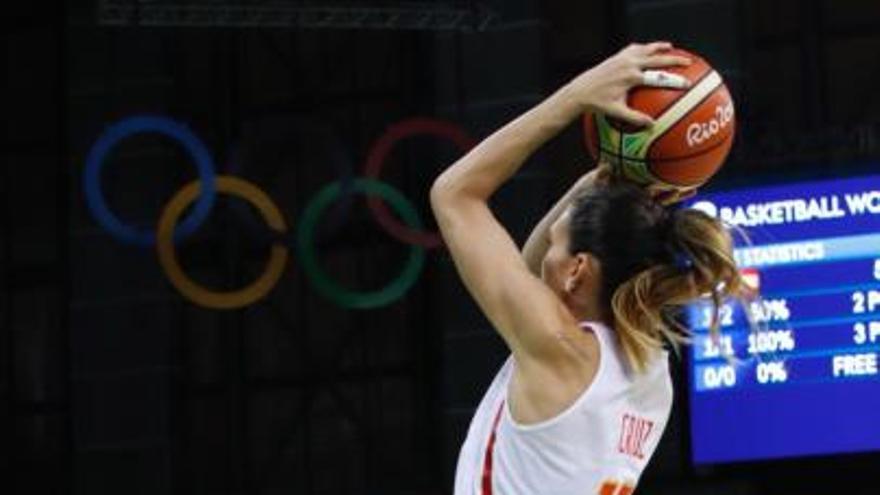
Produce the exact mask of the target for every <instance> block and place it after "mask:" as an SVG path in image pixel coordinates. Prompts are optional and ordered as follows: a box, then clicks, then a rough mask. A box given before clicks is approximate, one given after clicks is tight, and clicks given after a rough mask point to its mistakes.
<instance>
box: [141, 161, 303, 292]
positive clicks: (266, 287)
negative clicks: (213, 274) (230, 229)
mask: <svg viewBox="0 0 880 495" xmlns="http://www.w3.org/2000/svg"><path fill="white" fill-rule="evenodd" d="M215 187H216V190H217V192H223V193H227V194H231V195H233V196H238V197H240V198H242V199H245V200H247V201H249V202H250V203H251V204H253V205H254V206H255V207H256V208H257V210H259V212H260V214H261V215H262V216H263V219H265V220H266V223H267V224H269V226H270V227H271V228H272V229H274V230H276V231H278V232H285V231H287V224H286V223H285V222H284V217H283V216H282V215H281V211H279V210H278V207H277V206H275V203H273V202H272V200H271V199H270V198H269V196H267V195H266V193H264V192H263V191H262V190H261V189H260V188H258V187H257V186H255V185H253V184H251V183H250V182H247V181H245V180H242V179H239V178H237V177H232V176H228V175H218V176H217V177H216V186H215ZM199 193H200V187H199V181H197V180H196V181H193V182H190V183H189V184H187V185H186V186H185V187H184V188H183V189H181V190H180V191H178V192H177V194H175V195H174V197H173V198H171V201H169V202H168V204H167V205H166V206H165V209H164V210H163V211H162V216H161V217H160V218H159V228H158V232H157V235H156V239H157V242H156V246H157V248H158V251H159V263H160V264H161V265H162V269H163V270H165V274H166V275H167V276H168V280H170V281H171V284H172V285H174V287H176V288H177V290H178V291H179V292H180V293H181V294H182V295H183V296H184V297H186V298H187V299H189V300H190V301H192V302H194V303H196V304H199V305H201V306H205V307H208V308H214V309H235V308H240V307H242V306H247V305H248V304H252V303H254V302H256V301H258V300H259V299H261V298H262V297H264V296H265V295H266V294H268V293H269V291H270V290H272V288H273V287H275V284H276V283H278V280H279V279H280V278H281V275H282V274H283V272H284V265H285V264H286V263H287V248H286V247H284V246H282V245H278V244H276V245H274V246H272V251H271V255H270V256H269V262H268V263H266V270H265V271H264V272H263V274H262V275H260V277H259V278H258V279H257V280H255V281H254V282H253V283H252V284H251V285H248V286H247V287H245V288H243V289H239V290H236V291H232V292H216V291H212V290H208V289H206V288H204V287H202V286H201V285H199V284H197V283H195V282H193V280H192V279H190V278H189V277H188V276H187V275H186V274H185V273H184V272H183V269H182V268H181V267H180V263H178V262H177V256H176V254H175V252H174V242H173V240H172V237H173V232H174V227H175V225H176V224H177V220H178V219H179V218H180V216H181V214H182V213H183V211H184V210H185V209H186V207H187V206H189V205H190V204H191V203H192V202H193V201H195V199H196V198H197V197H198V195H199Z"/></svg>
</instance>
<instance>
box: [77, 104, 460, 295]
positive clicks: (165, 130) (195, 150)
mask: <svg viewBox="0 0 880 495" xmlns="http://www.w3.org/2000/svg"><path fill="white" fill-rule="evenodd" d="M140 133H158V134H161V135H163V136H165V137H168V138H170V139H172V140H174V141H176V142H178V143H179V144H181V145H182V146H183V148H184V149H185V150H186V152H187V154H188V155H189V156H190V158H191V159H192V160H193V162H194V164H195V167H196V170H197V173H198V179H197V180H195V181H193V182H190V183H189V184H186V185H185V186H184V187H183V188H181V189H180V190H179V191H177V192H176V193H175V194H174V196H173V197H172V198H171V200H169V202H168V203H167V204H166V205H165V207H164V208H163V210H162V213H161V215H160V217H159V221H158V224H157V228H156V231H155V232H150V231H142V230H138V229H137V228H135V227H133V226H131V225H129V224H126V223H125V222H124V221H123V220H122V219H120V218H119V217H118V216H116V215H115V214H114V213H113V212H112V211H111V210H110V207H109V206H108V204H107V202H106V200H105V198H104V194H103V191H102V188H101V170H102V168H103V166H104V164H105V163H106V158H107V155H108V154H109V153H110V151H111V150H112V148H113V147H114V146H115V145H117V144H118V143H119V142H120V141H122V140H123V139H126V138H128V137H130V136H132V135H135V134H140ZM417 135H430V136H435V137H439V138H442V139H446V140H448V141H451V142H452V143H453V144H455V146H456V147H458V148H459V149H460V150H461V151H463V152H466V151H468V150H469V149H470V148H472V147H473V146H474V145H475V144H476V143H475V141H474V140H473V139H472V138H470V137H469V136H468V135H467V134H465V133H464V131H462V130H461V129H460V128H458V127H457V126H455V125H454V124H452V123H450V122H447V121H442V120H438V119H429V118H413V119H408V120H404V121H401V122H398V123H396V124H393V125H391V126H390V127H388V129H387V130H386V132H385V133H384V134H383V135H382V136H381V137H380V138H379V139H378V140H377V141H376V142H375V144H374V145H373V146H372V148H371V150H370V152H369V154H368V156H367V160H366V163H365V166H364V176H363V177H355V178H350V179H342V180H340V181H337V182H333V183H330V184H328V185H326V186H324V187H323V188H322V189H320V190H319V191H318V192H317V193H316V194H315V195H314V196H313V197H312V198H310V199H309V201H308V202H307V203H306V206H305V209H304V211H303V213H302V216H301V217H300V219H299V222H298V223H299V228H298V230H297V235H296V243H295V248H296V251H297V254H298V256H299V259H300V263H301V265H302V267H303V271H304V272H305V274H306V276H307V277H308V279H309V281H310V282H311V285H312V286H313V287H314V288H315V289H316V290H317V291H318V292H319V293H320V294H321V295H322V296H324V297H326V298H327V299H329V300H331V301H333V302H335V303H336V304H338V305H339V306H342V307H345V308H353V309H367V308H375V307H380V306H384V305H387V304H390V303H391V302H393V301H395V300H396V299H398V298H400V297H401V296H403V295H404V294H405V293H406V292H407V291H408V290H409V289H410V288H411V287H412V285H413V284H414V283H415V282H416V280H417V279H418V276H419V273H420V272H421V270H422V267H423V265H424V262H425V250H426V249H433V248H436V247H438V246H440V245H442V241H441V239H440V236H439V234H438V233H436V232H426V231H425V230H424V229H423V227H422V222H421V220H420V218H419V216H418V213H417V211H416V208H415V206H413V204H412V203H411V202H410V201H409V200H408V199H407V198H406V197H405V196H404V195H403V194H402V193H401V192H400V191H398V190H397V189H395V188H393V187H392V186H390V185H388V184H386V183H384V182H382V181H380V180H379V176H380V173H381V171H382V166H383V164H384V163H385V161H386V159H387V157H388V155H389V153H390V152H391V150H392V149H393V147H394V145H395V144H396V143H397V142H399V141H400V140H402V139H405V138H408V137H412V136H417ZM83 191H84V192H85V197H86V204H87V206H88V209H89V211H90V212H91V214H92V216H93V217H94V219H95V221H96V222H97V223H98V224H99V225H100V226H101V227H103V228H104V229H105V230H106V231H107V232H108V233H109V234H110V235H111V236H113V237H114V238H116V239H117V240H119V241H121V242H124V243H127V244H133V245H136V246H141V247H155V248H156V250H157V252H158V256H159V263H160V265H161V266H162V269H163V271H164V272H165V274H166V276H167V277H168V280H169V281H170V282H171V284H172V285H173V286H174V287H175V288H176V289H177V291H178V292H180V294H181V295H183V296H184V297H185V298H187V299H188V300H190V301H192V302H193V303H195V304H198V305H201V306H204V307H207V308H213V309H236V308H241V307H243V306H247V305H249V304H253V303H254V302H256V301H259V300H260V299H262V298H263V297H265V296H266V295H267V294H268V293H269V292H270V291H271V290H272V289H273V288H274V287H275V285H276V284H277V283H278V281H279V280H280V278H281V276H282V274H283V272H284V268H285V266H286V264H287V260H288V257H289V253H288V246H287V245H286V244H284V243H281V242H277V241H276V242H273V244H272V247H271V250H270V254H269V259H268V261H267V262H266V265H265V268H264V270H263V273H262V274H261V275H260V276H259V277H258V278H257V279H256V280H255V281H253V282H252V283H251V284H250V285H247V286H246V287H244V288H241V289H238V290H233V291H226V292H222V291H215V290H212V289H209V288H207V287H204V286H202V285H200V284H198V283H196V282H195V281H193V280H192V279H191V278H190V277H189V276H188V275H187V274H186V272H185V271H184V270H183V268H182V267H181V265H180V263H179V261H178V259H177V254H176V251H175V246H176V244H177V243H179V242H181V241H182V240H183V239H184V238H186V237H187V236H188V235H190V234H192V233H193V232H195V231H196V230H197V229H198V228H199V227H200V226H201V225H202V224H203V223H204V222H205V220H206V219H207V218H208V216H209V215H210V213H211V210H212V208H213V206H214V202H215V200H216V196H217V193H223V194H227V195H231V196H235V197H238V198H240V199H243V200H245V201H248V202H249V203H251V204H252V205H253V206H254V207H255V208H256V210H257V211H258V212H259V213H260V215H261V216H262V218H263V220H264V221H265V222H266V224H267V225H268V226H269V228H270V229H272V231H273V232H275V233H276V234H279V235H284V234H286V233H287V230H288V225H287V222H286V221H285V219H284V215H283V214H282V212H281V211H280V210H279V209H278V207H277V206H276V205H275V203H274V202H273V201H272V199H271V198H270V197H269V196H268V195H267V194H266V193H265V192H264V191H263V190H261V189H260V188H259V187H257V186H256V185H255V184H253V183H250V182H248V181H246V180H244V179H242V178H240V177H236V176H233V175H219V174H217V173H216V167H215V164H214V160H213V158H212V157H211V153H210V152H209V151H208V149H207V147H206V146H205V145H204V143H203V142H202V141H201V140H200V139H199V138H198V137H197V136H196V135H195V134H194V133H193V132H191V131H190V130H189V128H187V127H186V126H185V125H183V124H181V123H180V122H177V121H175V120H173V119H169V118H167V117H163V116H157V115H135V116H131V117H127V118H124V119H122V120H119V121H117V122H115V123H113V124H111V125H110V126H109V127H108V128H107V129H106V130H105V131H104V133H103V134H102V135H101V136H100V137H99V138H98V140H97V141H96V142H95V143H94V144H93V145H92V148H91V149H90V151H89V153H88V156H87V158H86V164H85V171H84V173H83ZM353 192H357V193H361V194H365V195H366V196H367V203H368V206H369V210H370V211H371V212H372V215H373V216H374V217H375V219H376V221H377V222H378V223H379V224H380V225H381V226H382V227H383V228H384V229H385V230H386V231H388V233H389V234H391V235H392V236H394V237H395V238H396V239H398V240H400V241H401V242H405V243H407V244H410V245H411V248H410V251H409V255H408V257H407V260H406V263H405V264H404V267H403V269H402V270H401V271H400V273H399V274H398V275H397V277H396V278H395V279H393V280H392V281H391V282H390V283H389V284H388V285H387V286H385V287H384V288H382V289H379V290H375V291H369V292H367V291H356V290H351V289H349V288H346V287H344V286H342V285H341V284H339V283H338V282H336V281H334V280H332V279H331V278H330V277H329V276H328V275H327V274H326V273H325V272H324V270H323V269H322V268H321V267H320V265H319V263H318V257H317V253H316V250H315V232H316V230H317V224H318V223H319V220H320V216H321V213H322V212H323V211H324V210H325V209H327V208H328V207H329V206H330V205H331V204H332V203H333V202H335V201H338V200H340V199H342V198H343V197H344V196H345V195H346V194H348V193H353ZM386 203H387V204H388V205H390V206H391V208H393V209H394V210H395V211H396V212H397V214H398V215H399V216H400V218H401V219H403V222H402V223H401V222H400V221H399V220H397V218H395V217H394V215H392V214H391V211H390V210H389V209H388V205H386ZM190 205H193V208H192V210H191V212H190V213H189V214H188V216H187V217H186V218H183V219H181V217H182V216H183V213H184V211H186V209H187V208H188V207H189V206H190Z"/></svg>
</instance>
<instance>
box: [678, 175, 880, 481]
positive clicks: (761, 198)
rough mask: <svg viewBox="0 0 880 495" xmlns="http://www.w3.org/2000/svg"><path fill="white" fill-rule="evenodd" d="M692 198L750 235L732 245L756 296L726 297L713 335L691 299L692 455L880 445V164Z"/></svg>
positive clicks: (747, 457)
mask: <svg viewBox="0 0 880 495" xmlns="http://www.w3.org/2000/svg"><path fill="white" fill-rule="evenodd" d="M687 206H689V207H692V208H696V209H699V210H702V211H704V212H706V213H708V214H710V215H712V216H714V217H716V218H719V219H721V220H723V221H725V222H726V223H728V224H731V225H735V226H737V227H740V228H742V229H743V230H744V231H745V232H746V233H747V234H748V237H749V240H748V241H746V240H744V239H742V238H739V236H737V235H736V233H734V237H735V238H737V243H736V244H737V247H736V251H735V256H736V259H737V262H738V264H739V266H740V268H741V269H742V271H743V274H744V276H745V278H746V279H747V280H748V281H749V283H750V285H753V286H754V287H757V288H758V289H759V291H760V295H761V297H760V298H758V299H756V300H754V301H751V302H748V303H745V304H742V303H739V302H728V303H726V304H725V305H724V307H723V308H722V310H721V312H720V323H721V336H720V337H719V338H717V339H714V338H710V337H709V334H708V327H709V324H710V321H711V316H712V311H711V306H710V305H708V304H704V303H697V304H694V305H692V306H690V307H689V309H688V320H689V324H690V326H691V329H692V330H693V331H694V342H693V346H692V347H691V348H690V350H689V352H688V355H689V359H688V363H689V364H688V368H689V369H688V374H689V377H690V380H689V382H690V385H689V389H690V390H689V399H690V401H689V402H690V406H689V407H690V418H691V425H690V427H691V439H692V442H691V443H692V457H693V461H694V463H695V464H719V463H728V462H742V461H754V460H762V459H773V458H782V457H795V456H806V455H829V454H837V453H854V452H866V451H880V175H873V176H867V177H857V178H846V179H839V180H830V181H822V182H807V183H796V184H787V185H782V186H773V187H760V188H750V189H739V190H734V191H728V192H723V193H717V194H707V195H702V196H699V197H697V198H695V199H694V200H692V201H690V202H689V203H688V205H687ZM734 230H736V229H734ZM749 316H751V318H749ZM750 319H751V320H752V322H751V323H750V322H749V320H750Z"/></svg>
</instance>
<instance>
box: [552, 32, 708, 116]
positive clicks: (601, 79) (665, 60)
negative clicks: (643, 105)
mask: <svg viewBox="0 0 880 495" xmlns="http://www.w3.org/2000/svg"><path fill="white" fill-rule="evenodd" d="M670 49H672V44H671V43H667V42H655V43H648V44H645V45H643V44H632V45H629V46H628V47H626V48H624V49H623V50H621V51H620V52H618V53H617V54H615V55H614V56H612V57H610V58H608V59H606V60H605V61H604V62H602V63H601V64H599V65H597V66H595V67H593V68H592V69H590V70H588V71H586V72H584V73H582V74H581V75H579V76H577V77H576V78H575V79H573V80H572V81H571V82H569V83H568V85H567V86H566V87H565V91H566V92H567V93H568V94H569V97H570V98H571V99H572V100H573V101H574V103H575V104H576V105H578V106H579V108H580V110H581V112H582V113H586V112H599V113H603V114H606V115H610V116H612V117H615V118H618V119H621V120H624V121H626V122H629V123H632V124H634V125H637V126H649V125H651V124H653V122H654V120H653V119H652V118H651V117H650V116H648V115H646V114H644V113H642V112H639V111H638V110H634V109H632V108H630V107H629V106H628V105H627V103H626V98H627V93H628V92H629V90H630V89H632V88H634V87H636V86H644V85H648V86H655V87H667V88H668V87H674V88H680V89H684V88H687V87H689V86H690V83H689V82H688V81H687V80H685V79H684V78H681V77H680V76H673V75H669V74H666V73H658V72H657V71H652V70H651V69H657V68H663V67H671V66H680V65H688V64H690V63H691V60H690V59H689V58H687V57H683V56H681V55H672V54H669V53H665V52H668V51H669V50H670ZM658 75H659V77H658ZM651 76H654V77H651Z"/></svg>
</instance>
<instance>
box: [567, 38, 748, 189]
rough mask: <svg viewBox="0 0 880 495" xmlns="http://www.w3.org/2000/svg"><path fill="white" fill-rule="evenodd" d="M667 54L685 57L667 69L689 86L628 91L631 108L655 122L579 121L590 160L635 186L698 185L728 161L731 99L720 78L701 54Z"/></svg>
mask: <svg viewBox="0 0 880 495" xmlns="http://www.w3.org/2000/svg"><path fill="white" fill-rule="evenodd" d="M668 53H670V54H676V55H684V56H687V57H690V58H691V60H692V63H691V64H690V65H688V66H681V67H667V68H665V69H663V70H664V71H665V72H670V73H673V74H679V75H681V76H683V77H685V78H686V79H687V80H688V81H690V83H691V87H690V88H688V89H685V90H680V89H668V88H655V87H647V86H639V87H637V88H634V89H633V90H631V91H630V92H629V95H628V98H627V103H628V105H629V106H630V107H632V108H633V109H635V110H638V111H640V112H643V113H645V114H647V115H650V116H651V117H652V118H653V119H654V121H655V122H654V125H653V126H652V127H650V128H636V127H633V126H632V125H630V124H627V123H624V122H622V121H619V120H617V119H613V118H610V117H607V116H605V115H602V114H598V113H588V114H586V115H584V118H583V132H584V141H585V143H586V147H587V149H588V150H589V152H590V154H591V155H592V156H593V158H594V159H597V160H600V161H604V162H607V163H608V164H609V165H610V166H611V168H612V170H614V171H615V173H617V174H619V175H621V176H623V177H626V178H627V179H629V180H631V181H634V182H636V183H639V184H645V185H647V184H655V183H659V184H663V185H666V186H671V187H675V188H682V189H683V188H690V187H695V186H699V185H701V184H703V183H705V182H706V181H707V180H709V178H711V177H712V176H713V175H714V174H715V173H716V172H717V171H718V169H719V168H721V165H722V164H723V163H724V160H725V158H726V157H727V154H728V152H729V151H730V147H731V145H732V144H733V135H734V128H735V124H736V122H735V120H736V119H735V118H734V106H733V99H732V98H731V97H730V92H729V91H728V90H727V86H725V85H724V81H723V80H722V78H721V75H720V74H719V73H718V72H717V71H716V70H715V69H713V68H712V67H711V66H710V65H709V64H708V63H707V62H706V61H705V60H704V59H703V58H701V57H700V56H698V55H696V54H693V53H690V52H687V51H685V50H681V49H673V50H670V51H669V52H668Z"/></svg>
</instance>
